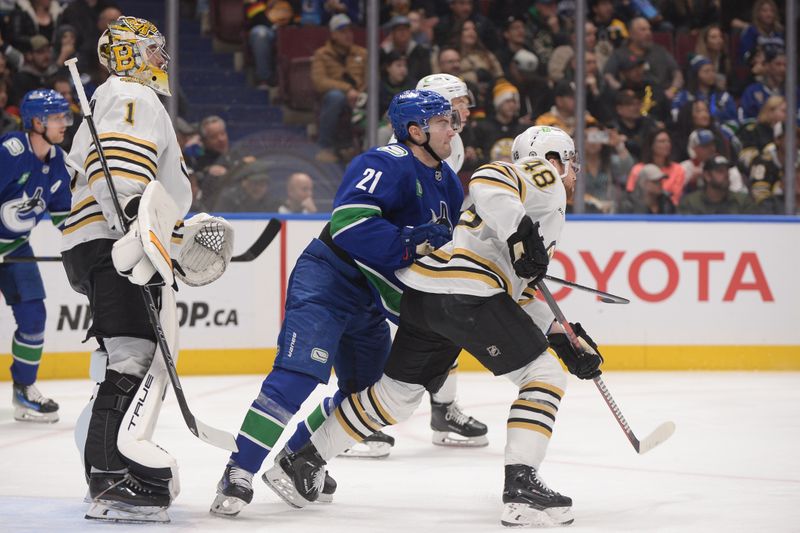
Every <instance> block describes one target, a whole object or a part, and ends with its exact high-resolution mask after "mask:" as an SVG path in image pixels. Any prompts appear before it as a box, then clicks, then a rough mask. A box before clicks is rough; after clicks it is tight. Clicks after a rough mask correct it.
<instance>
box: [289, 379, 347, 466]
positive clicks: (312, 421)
mask: <svg viewBox="0 0 800 533" xmlns="http://www.w3.org/2000/svg"><path fill="white" fill-rule="evenodd" d="M344 397H345V395H344V393H343V392H342V391H336V394H334V395H333V397H332V398H325V399H323V400H322V401H321V402H320V404H319V405H318V406H317V407H316V409H314V410H313V411H312V412H311V414H310V415H308V417H307V418H306V419H305V420H303V421H302V422H300V423H299V424H297V429H295V431H294V435H292V436H291V438H290V439H289V441H288V442H287V443H286V448H287V450H289V452H290V453H292V452H297V451H299V450H300V449H301V448H302V447H303V446H305V445H306V443H307V442H308V441H309V440H310V439H311V434H312V433H314V432H315V431H316V430H317V429H318V428H319V427H320V426H321V425H322V423H323V422H325V420H326V419H327V418H328V416H330V414H331V413H332V412H333V410H334V409H336V408H337V407H338V406H339V404H340V403H342V399H344Z"/></svg>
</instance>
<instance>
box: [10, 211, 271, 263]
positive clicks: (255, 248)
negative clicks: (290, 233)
mask: <svg viewBox="0 0 800 533" xmlns="http://www.w3.org/2000/svg"><path fill="white" fill-rule="evenodd" d="M282 227H283V224H282V223H281V221H280V220H278V219H277V218H273V219H270V221H269V222H268V223H267V227H266V228H264V231H262V232H261V235H259V236H258V238H257V239H256V241H255V242H254V243H253V244H252V245H251V246H250V248H248V249H247V250H245V251H244V252H242V253H241V254H239V255H235V256H233V257H231V263H248V262H250V261H254V260H256V259H258V256H260V255H261V254H262V253H263V252H264V250H266V249H267V247H268V246H269V245H270V244H272V241H273V240H275V237H276V236H277V235H278V233H280V231H281V228H282ZM60 261H63V258H62V257H61V256H60V255H32V256H20V257H14V256H12V257H2V256H0V263H58V262H60Z"/></svg>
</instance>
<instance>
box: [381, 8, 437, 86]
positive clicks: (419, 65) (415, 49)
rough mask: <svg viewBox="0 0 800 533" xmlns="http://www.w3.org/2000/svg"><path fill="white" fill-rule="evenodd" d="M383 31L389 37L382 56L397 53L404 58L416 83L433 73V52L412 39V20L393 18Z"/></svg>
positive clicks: (410, 76)
mask: <svg viewBox="0 0 800 533" xmlns="http://www.w3.org/2000/svg"><path fill="white" fill-rule="evenodd" d="M383 30H384V32H386V33H387V34H388V35H387V37H386V40H385V41H384V43H383V45H382V46H381V54H382V55H383V54H388V53H391V52H397V53H399V54H400V55H402V56H404V57H405V58H406V65H407V67H408V77H409V79H410V80H411V81H413V82H414V83H416V82H417V81H419V80H420V79H422V78H424V77H425V76H427V75H428V74H430V73H431V52H430V50H428V49H427V48H426V47H424V46H421V45H418V44H417V43H416V42H414V40H413V39H411V20H409V18H408V17H404V16H397V17H392V19H391V20H390V21H389V22H387V23H386V25H384V28H383ZM384 61H385V59H384V60H382V62H384Z"/></svg>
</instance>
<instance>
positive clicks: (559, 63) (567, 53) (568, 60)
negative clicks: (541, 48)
mask: <svg viewBox="0 0 800 533" xmlns="http://www.w3.org/2000/svg"><path fill="white" fill-rule="evenodd" d="M576 35H577V34H576V33H572V34H571V35H570V44H562V45H561V46H559V47H557V48H556V49H555V50H553V54H552V55H551V56H550V61H549V62H548V63H547V77H548V78H549V79H550V81H551V82H552V83H557V82H559V81H561V80H562V79H564V77H565V75H566V74H565V73H566V71H567V70H568V69H569V67H570V64H572V60H573V59H574V58H575V37H576ZM584 40H585V43H586V51H587V52H594V54H595V61H596V62H597V66H598V68H599V69H600V71H601V72H602V71H603V69H604V68H605V66H606V62H607V61H608V58H609V56H610V55H611V54H612V52H613V51H614V49H613V47H612V46H611V44H610V43H608V42H603V43H599V44H598V42H597V27H596V26H595V25H594V23H593V22H591V21H586V37H585V39H584Z"/></svg>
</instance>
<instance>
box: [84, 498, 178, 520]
mask: <svg viewBox="0 0 800 533" xmlns="http://www.w3.org/2000/svg"><path fill="white" fill-rule="evenodd" d="M84 518H86V519H87V520H103V521H106V522H120V523H126V524H149V523H162V524H166V523H169V521H170V520H169V515H168V514H167V509H166V508H165V507H145V506H136V505H127V504H124V503H120V502H113V501H102V500H98V501H95V502H93V503H92V504H91V505H90V506H89V510H88V511H87V512H86V516H85V517H84Z"/></svg>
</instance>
